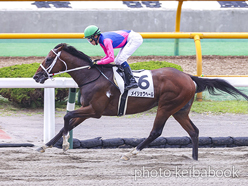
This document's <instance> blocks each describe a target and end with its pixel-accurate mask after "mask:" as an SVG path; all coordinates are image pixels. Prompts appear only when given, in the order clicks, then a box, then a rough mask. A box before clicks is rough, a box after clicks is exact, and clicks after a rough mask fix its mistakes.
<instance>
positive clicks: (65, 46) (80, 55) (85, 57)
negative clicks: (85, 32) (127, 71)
mask: <svg viewBox="0 0 248 186" xmlns="http://www.w3.org/2000/svg"><path fill="white" fill-rule="evenodd" d="M61 46H63V50H64V51H66V52H68V53H69V54H71V55H73V56H75V57H78V58H80V59H82V60H84V61H87V62H89V63H91V62H92V61H91V58H90V57H89V56H88V55H86V54H84V53H83V52H81V51H79V50H77V49H76V48H75V47H73V46H70V45H68V44H66V43H61V44H58V45H57V46H56V47H54V49H56V48H59V47H61ZM99 66H103V67H106V68H112V67H113V66H117V67H118V65H114V64H106V65H99Z"/></svg>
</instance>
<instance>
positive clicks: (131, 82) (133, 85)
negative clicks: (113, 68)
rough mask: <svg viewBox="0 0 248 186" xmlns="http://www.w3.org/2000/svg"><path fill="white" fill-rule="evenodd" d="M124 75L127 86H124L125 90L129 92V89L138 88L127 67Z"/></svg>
mask: <svg viewBox="0 0 248 186" xmlns="http://www.w3.org/2000/svg"><path fill="white" fill-rule="evenodd" d="M124 73H125V76H126V78H127V82H126V83H127V85H126V86H125V90H130V89H131V88H138V83H137V82H136V80H135V79H134V77H133V73H132V70H131V68H130V66H129V65H128V66H127V67H125V68H124Z"/></svg>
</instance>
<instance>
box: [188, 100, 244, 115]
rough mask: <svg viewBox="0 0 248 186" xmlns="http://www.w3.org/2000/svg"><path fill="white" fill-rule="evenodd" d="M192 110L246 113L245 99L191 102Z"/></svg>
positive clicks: (212, 112)
mask: <svg viewBox="0 0 248 186" xmlns="http://www.w3.org/2000/svg"><path fill="white" fill-rule="evenodd" d="M191 111H192V112H196V113H211V114H223V113H232V114H248V102H247V101H237V100H232V101H202V102H197V101H195V102H194V103H193V106H192V108H191Z"/></svg>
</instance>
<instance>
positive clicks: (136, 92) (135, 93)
mask: <svg viewBox="0 0 248 186" xmlns="http://www.w3.org/2000/svg"><path fill="white" fill-rule="evenodd" d="M132 72H133V75H134V78H135V80H136V82H137V83H138V86H139V87H138V88H134V89H130V90H129V91H128V96H131V97H146V98H154V86H153V79H152V73H151V71H150V70H133V71H132ZM113 73H114V81H115V83H116V85H117V86H118V87H119V89H120V92H121V94H123V93H124V88H125V82H124V80H123V77H122V76H121V75H120V74H119V73H118V68H117V67H113Z"/></svg>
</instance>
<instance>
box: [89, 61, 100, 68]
mask: <svg viewBox="0 0 248 186" xmlns="http://www.w3.org/2000/svg"><path fill="white" fill-rule="evenodd" d="M97 61H99V59H95V60H93V61H92V63H91V65H90V67H92V66H94V65H97Z"/></svg>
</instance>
